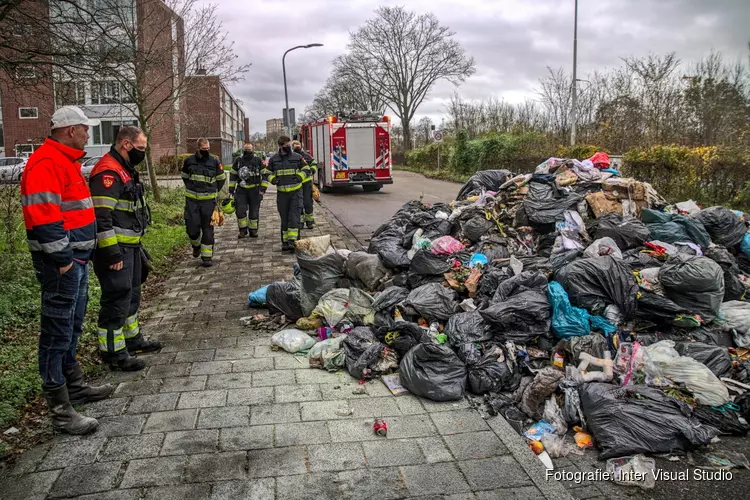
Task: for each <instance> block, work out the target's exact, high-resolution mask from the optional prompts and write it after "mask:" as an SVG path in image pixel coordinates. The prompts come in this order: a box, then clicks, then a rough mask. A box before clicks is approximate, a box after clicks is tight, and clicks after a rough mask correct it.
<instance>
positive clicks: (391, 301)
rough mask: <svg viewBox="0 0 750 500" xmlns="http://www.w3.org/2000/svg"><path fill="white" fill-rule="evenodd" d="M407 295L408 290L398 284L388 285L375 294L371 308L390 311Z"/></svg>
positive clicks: (378, 310) (377, 310) (376, 310)
mask: <svg viewBox="0 0 750 500" xmlns="http://www.w3.org/2000/svg"><path fill="white" fill-rule="evenodd" d="M408 296H409V290H407V289H406V288H403V287H400V286H389V287H388V288H386V289H385V290H383V291H382V292H380V293H378V294H377V295H375V300H374V301H373V302H372V309H373V311H375V312H388V313H392V312H393V308H394V307H396V306H397V305H399V304H400V303H401V302H403V301H404V300H406V297H408Z"/></svg>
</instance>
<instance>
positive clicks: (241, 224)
mask: <svg viewBox="0 0 750 500" xmlns="http://www.w3.org/2000/svg"><path fill="white" fill-rule="evenodd" d="M237 225H238V226H239V227H240V229H242V228H245V227H247V217H243V218H241V219H237Z"/></svg>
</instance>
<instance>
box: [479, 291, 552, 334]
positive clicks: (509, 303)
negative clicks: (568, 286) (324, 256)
mask: <svg viewBox="0 0 750 500" xmlns="http://www.w3.org/2000/svg"><path fill="white" fill-rule="evenodd" d="M479 313H480V314H481V315H482V318H484V320H485V321H486V322H488V323H492V324H493V325H495V326H496V327H497V328H498V330H499V331H500V332H502V335H503V336H504V337H505V339H507V340H512V341H514V342H518V343H521V344H525V343H527V342H529V341H530V340H532V339H534V338H535V337H539V336H544V337H549V336H550V333H549V330H550V306H549V303H548V302H547V297H546V296H545V294H544V293H542V292H539V291H536V290H527V291H523V292H520V293H517V294H514V295H512V296H511V297H509V298H507V299H506V300H504V301H503V302H495V303H491V304H490V306H489V307H487V308H486V309H483V310H481V311H479Z"/></svg>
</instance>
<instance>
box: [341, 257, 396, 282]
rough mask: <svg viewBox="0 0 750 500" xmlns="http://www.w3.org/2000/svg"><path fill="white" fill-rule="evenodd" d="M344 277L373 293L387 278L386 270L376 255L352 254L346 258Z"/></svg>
mask: <svg viewBox="0 0 750 500" xmlns="http://www.w3.org/2000/svg"><path fill="white" fill-rule="evenodd" d="M346 275H347V276H348V277H349V278H351V279H354V280H357V281H359V282H361V283H362V284H363V285H364V288H365V289H366V290H369V291H373V290H377V289H378V287H379V286H380V283H382V281H383V280H384V279H385V278H386V276H388V270H387V269H386V268H385V267H384V266H383V263H382V262H380V258H379V257H378V256H377V254H372V253H367V252H352V253H350V254H349V257H347V258H346Z"/></svg>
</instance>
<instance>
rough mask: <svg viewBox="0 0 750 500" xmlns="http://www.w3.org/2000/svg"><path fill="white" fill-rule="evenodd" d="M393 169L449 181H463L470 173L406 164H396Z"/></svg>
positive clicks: (467, 178)
mask: <svg viewBox="0 0 750 500" xmlns="http://www.w3.org/2000/svg"><path fill="white" fill-rule="evenodd" d="M393 169H394V170H403V171H404V172H413V173H415V174H421V175H424V176H425V177H427V178H428V179H437V180H440V181H451V182H461V183H464V182H466V181H467V180H469V177H471V176H470V175H461V174H457V173H455V172H453V171H451V170H449V169H447V168H446V169H441V170H432V169H422V168H417V167H408V166H406V165H396V166H394V167H393Z"/></svg>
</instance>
